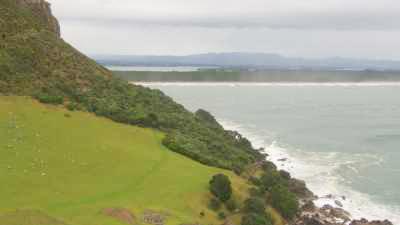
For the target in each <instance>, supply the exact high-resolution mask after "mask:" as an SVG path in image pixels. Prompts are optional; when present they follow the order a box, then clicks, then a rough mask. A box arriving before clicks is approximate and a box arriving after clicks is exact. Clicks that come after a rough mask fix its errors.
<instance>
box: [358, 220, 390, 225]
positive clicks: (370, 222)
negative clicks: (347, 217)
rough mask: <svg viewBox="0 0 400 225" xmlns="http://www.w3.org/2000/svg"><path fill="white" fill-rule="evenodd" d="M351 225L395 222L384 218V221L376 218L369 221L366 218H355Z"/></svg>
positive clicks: (388, 224)
mask: <svg viewBox="0 0 400 225" xmlns="http://www.w3.org/2000/svg"><path fill="white" fill-rule="evenodd" d="M350 225H393V223H391V222H390V221H388V220H384V221H378V220H374V221H368V220H366V219H360V220H353V221H352V222H351V223H350Z"/></svg>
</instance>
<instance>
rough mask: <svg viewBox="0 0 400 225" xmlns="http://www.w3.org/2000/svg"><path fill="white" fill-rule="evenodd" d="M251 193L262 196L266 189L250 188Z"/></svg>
mask: <svg viewBox="0 0 400 225" xmlns="http://www.w3.org/2000/svg"><path fill="white" fill-rule="evenodd" d="M249 194H250V196H251V197H254V198H262V197H264V195H265V189H264V188H262V187H252V188H250V189H249Z"/></svg>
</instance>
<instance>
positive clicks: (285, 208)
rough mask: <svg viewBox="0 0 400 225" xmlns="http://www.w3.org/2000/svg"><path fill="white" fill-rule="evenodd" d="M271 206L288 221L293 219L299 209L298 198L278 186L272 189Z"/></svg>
mask: <svg viewBox="0 0 400 225" xmlns="http://www.w3.org/2000/svg"><path fill="white" fill-rule="evenodd" d="M271 204H272V206H273V207H274V208H276V209H277V210H278V211H279V212H280V213H281V214H282V216H283V217H285V218H286V219H292V218H293V217H294V216H295V215H296V213H297V211H298V209H299V203H298V200H297V198H296V196H295V195H294V194H293V193H291V192H290V191H289V190H288V188H287V187H286V186H282V185H276V186H274V187H273V188H272V189H271Z"/></svg>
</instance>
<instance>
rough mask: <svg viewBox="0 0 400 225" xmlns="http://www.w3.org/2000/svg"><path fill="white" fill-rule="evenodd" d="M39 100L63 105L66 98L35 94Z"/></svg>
mask: <svg viewBox="0 0 400 225" xmlns="http://www.w3.org/2000/svg"><path fill="white" fill-rule="evenodd" d="M34 97H35V98H36V99H37V100H39V102H41V103H45V104H53V105H61V104H63V103H64V98H63V97H62V96H57V95H48V94H42V93H41V94H37V95H35V96H34Z"/></svg>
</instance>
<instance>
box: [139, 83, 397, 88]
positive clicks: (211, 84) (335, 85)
mask: <svg viewBox="0 0 400 225" xmlns="http://www.w3.org/2000/svg"><path fill="white" fill-rule="evenodd" d="M131 83H132V84H137V85H143V86H227V87H240V86H266V87H268V86H277V87H279V86H282V87H338V86H339V87H380V86H382V87H387V86H394V87H400V82H325V83H322V82H319V83H318V82H131Z"/></svg>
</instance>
